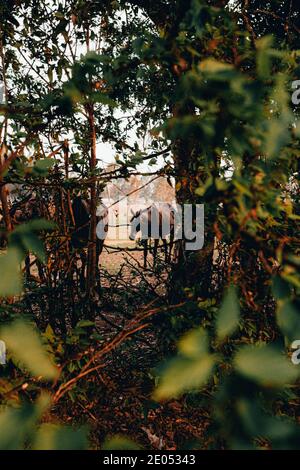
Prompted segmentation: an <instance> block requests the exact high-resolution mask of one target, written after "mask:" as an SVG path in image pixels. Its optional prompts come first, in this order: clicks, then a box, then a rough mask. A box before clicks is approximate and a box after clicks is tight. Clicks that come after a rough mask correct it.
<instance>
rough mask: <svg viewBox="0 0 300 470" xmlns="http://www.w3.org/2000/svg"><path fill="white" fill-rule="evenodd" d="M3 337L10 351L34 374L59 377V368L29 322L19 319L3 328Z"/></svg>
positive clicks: (48, 377) (52, 377) (53, 377)
mask: <svg viewBox="0 0 300 470" xmlns="http://www.w3.org/2000/svg"><path fill="white" fill-rule="evenodd" d="M1 338H2V339H3V341H5V343H6V347H7V350H8V353H9V354H11V355H12V356H13V358H14V359H15V360H16V361H18V362H20V363H21V364H23V365H24V366H25V367H26V369H28V370H29V371H30V372H31V374H32V375H35V376H42V377H43V379H45V380H52V379H55V378H56V377H57V375H58V370H57V368H56V367H55V366H54V365H53V364H52V362H51V361H50V359H49V357H48V355H47V353H46V351H45V350H44V348H43V346H42V343H41V341H40V338H39V336H38V334H37V333H36V332H35V331H34V329H33V328H32V327H31V326H30V325H29V324H27V323H25V322H23V321H21V320H17V321H15V322H14V323H12V324H11V325H9V326H5V327H3V328H2V329H1Z"/></svg>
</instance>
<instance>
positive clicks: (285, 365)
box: [235, 345, 299, 387]
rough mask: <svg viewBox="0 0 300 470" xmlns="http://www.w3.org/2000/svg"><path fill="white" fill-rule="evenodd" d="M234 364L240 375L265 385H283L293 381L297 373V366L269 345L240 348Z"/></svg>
mask: <svg viewBox="0 0 300 470" xmlns="http://www.w3.org/2000/svg"><path fill="white" fill-rule="evenodd" d="M235 366H236V369H237V370H238V372H240V373H241V374H242V375H244V376H245V377H247V378H248V379H251V380H253V381H255V382H257V383H259V384H260V385H263V386H266V387H281V386H285V385H287V384H289V383H293V382H295V380H296V379H297V377H298V375H299V371H298V369H297V367H295V366H294V365H293V364H292V362H291V361H290V360H289V359H288V358H287V357H285V356H284V355H283V354H282V353H281V352H280V351H279V350H278V349H276V348H275V347H274V346H270V345H262V346H245V347H243V348H241V349H240V351H239V352H238V353H237V355H236V357H235Z"/></svg>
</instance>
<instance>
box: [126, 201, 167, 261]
mask: <svg viewBox="0 0 300 470" xmlns="http://www.w3.org/2000/svg"><path fill="white" fill-rule="evenodd" d="M132 213H133V216H132V218H131V219H130V234H129V238H130V240H135V238H136V235H137V234H138V233H139V232H141V234H142V245H143V247H144V267H146V265H147V254H148V250H149V249H150V247H151V239H153V240H154V245H153V264H155V261H156V257H157V250H158V245H159V240H162V241H163V245H164V252H165V261H166V262H170V261H171V257H172V249H173V244H174V230H175V212H174V209H173V207H172V206H171V204H167V203H162V204H153V205H152V206H149V207H147V208H146V209H142V210H139V211H137V212H132ZM168 237H169V250H168V242H167V238H168Z"/></svg>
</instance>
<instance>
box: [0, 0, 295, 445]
mask: <svg viewBox="0 0 300 470" xmlns="http://www.w3.org/2000/svg"><path fill="white" fill-rule="evenodd" d="M294 3H295V2H290V1H282V0H278V1H276V0H274V1H270V2H260V1H254V2H248V1H236V2H227V1H224V0H223V1H213V0H212V1H204V0H203V1H202V0H189V1H187V0H184V1H183V0H176V1H174V0H173V1H168V0H155V1H153V0H152V1H148V0H128V1H125V0H124V1H123V0H120V1H110V0H106V1H101V2H100V1H85V2H83V1H81V0H76V1H75V0H66V1H64V2H60V1H56V0H49V1H46V2H43V3H41V2H38V1H35V0H24V1H21V0H15V1H13V0H11V1H10V2H7V3H5V4H2V5H1V6H0V12H1V26H0V28H1V30H0V34H1V36H0V59H1V74H2V81H3V84H4V103H3V104H1V105H0V111H1V128H0V137H1V160H0V178H1V179H0V184H1V204H2V215H3V227H2V229H1V230H2V232H1V233H2V237H1V238H2V239H3V245H4V248H3V253H2V254H1V256H0V272H1V280H0V295H1V306H0V327H1V330H0V337H1V339H2V340H4V341H5V342H6V345H7V348H8V359H9V361H8V363H7V365H6V366H0V367H1V374H2V376H1V379H0V397H1V408H2V413H1V415H0V448H2V449H7V448H9V449H11V448H23V447H25V448H52V449H53V448H84V447H89V448H91V447H97V448H98V447H100V446H102V447H103V448H104V447H105V446H106V447H108V448H109V447H110V446H111V447H115V448H121V447H124V446H125V447H126V446H129V447H130V446H135V444H133V443H132V442H127V441H126V440H125V439H122V438H120V437H117V438H114V439H113V440H112V441H105V443H104V444H103V442H104V440H105V433H106V430H105V429H104V430H103V427H101V432H100V431H99V432H98V431H97V429H98V428H97V426H98V424H99V423H98V421H101V416H100V417H97V418H95V410H96V409H97V407H99V406H100V402H99V399H98V395H99V390H101V393H102V392H103V394H104V393H105V390H106V389H108V388H109V387H110V386H111V383H110V380H108V379H107V377H106V375H105V373H103V375H101V370H102V369H103V368H104V367H105V365H106V361H107V364H108V372H107V374H108V375H109V374H110V373H112V371H111V369H109V366H110V367H111V361H112V357H113V356H112V354H117V352H115V351H117V350H118V348H119V349H120V356H118V361H119V368H120V370H124V377H125V378H124V380H125V382H126V380H127V378H126V377H127V376H126V373H127V371H126V367H127V362H126V361H127V357H129V356H130V355H131V356H134V355H135V354H140V353H141V351H142V349H139V348H134V347H132V348H131V345H132V343H134V341H139V340H140V339H141V337H140V336H139V335H140V334H142V333H140V331H141V330H143V329H145V328H146V329H145V331H146V332H147V331H148V330H147V328H149V324H150V325H151V327H153V328H154V330H153V331H154V335H155V336H156V338H158V340H157V341H158V343H159V344H160V347H159V352H158V353H157V355H156V356H155V357H151V361H149V362H148V357H147V358H144V359H145V361H144V363H143V364H142V366H137V365H136V363H135V361H134V358H133V359H132V360H131V362H130V367H132V371H133V372H132V374H133V377H134V380H135V381H136V382H137V383H140V381H141V382H142V383H143V387H144V388H143V394H146V396H147V400H146V402H145V403H146V404H145V403H144V405H143V413H144V415H145V416H146V418H145V419H146V422H147V413H148V412H149V410H152V411H153V410H154V411H153V413H155V412H156V411H155V410H157V409H159V407H160V406H161V407H163V406H164V403H168V402H170V401H172V400H178V401H180V400H184V404H185V406H186V407H187V408H188V409H189V410H190V414H191V419H192V415H193V414H195V413H196V414H197V413H198V412H199V410H200V416H201V415H204V416H205V422H206V424H207V425H206V426H205V429H204V430H203V432H202V433H201V438H199V439H198V440H197V442H189V440H188V438H187V439H186V441H187V442H185V443H184V444H182V445H185V446H190V447H196V448H217V449H227V448H234V449H240V448H243V449H244V448H250V449H253V448H272V449H288V448H293V449H295V448H299V442H300V430H299V422H298V421H299V418H298V417H297V406H298V405H299V382H297V381H298V378H299V371H300V369H299V367H300V366H297V365H294V364H293V363H292V361H291V354H292V349H291V346H292V343H293V341H295V340H300V319H299V305H300V301H299V291H300V276H299V265H300V257H299V220H300V215H299V203H300V201H299V154H298V148H299V136H300V128H299V122H298V113H299V111H298V107H297V105H296V104H293V102H292V94H293V92H294V90H293V87H292V83H293V81H295V80H297V79H300V77H299V72H300V68H299V50H298V48H299V45H298V37H299V28H300V25H299V14H298V13H299V7H298V6H296V5H294ZM249 4H251V7H250V5H249ZM124 116H126V119H124ZM133 129H134V133H135V137H134V138H132V133H133ZM145 135H146V136H148V141H147V142H148V143H147V146H146V148H143V147H142V145H141V139H142V138H143V137H144V136H145ZM149 136H150V137H149ZM97 142H109V143H110V144H111V145H112V146H113V147H114V149H115V152H116V167H114V168H113V169H112V170H111V171H107V170H105V169H103V168H102V167H101V165H99V155H97ZM158 158H163V159H164V164H163V165H162V169H161V170H159V171H160V174H161V175H164V176H165V177H166V178H167V179H168V180H170V179H171V180H172V179H174V180H175V183H176V199H177V201H178V202H179V203H181V204H184V203H190V204H193V205H195V204H203V203H204V204H205V244H204V248H203V249H202V250H200V251H197V252H188V251H185V244H184V241H183V242H182V243H181V246H180V249H179V258H178V260H177V261H176V263H175V262H174V263H172V264H171V265H170V266H163V265H159V266H157V267H156V269H155V270H154V272H153V273H152V275H153V278H155V277H156V278H157V279H158V284H161V283H164V284H165V287H166V289H165V291H164V293H163V295H157V292H156V290H155V289H154V288H153V284H152V286H151V284H150V285H149V283H148V282H147V280H146V279H145V278H144V277H143V278H142V281H141V282H140V285H139V289H138V292H137V291H136V290H135V288H134V286H132V285H131V283H130V282H128V285H127V286H126V280H125V281H124V280H122V282H121V281H120V280H119V278H116V279H117V280H116V282H115V283H113V282H111V283H110V287H109V288H108V289H107V290H106V289H103V288H101V287H100V286H99V279H98V276H97V269H96V262H97V261H96V243H95V240H96V232H95V227H96V226H95V221H96V205H97V204H96V200H97V198H98V196H99V194H100V192H101V191H102V190H103V189H104V188H105V186H106V185H107V184H108V182H109V181H111V180H112V179H114V178H122V179H124V178H125V179H126V178H127V179H128V178H129V177H130V176H131V175H134V174H136V173H137V172H138V168H139V164H140V163H142V162H143V161H150V163H152V164H153V165H154V164H155V163H156V161H157V159H158ZM8 184H15V185H16V184H21V185H22V192H23V193H22V194H21V195H19V198H20V199H22V198H24V196H25V197H26V195H27V194H29V193H32V192H33V191H34V193H35V198H36V200H37V201H38V205H39V208H40V209H39V211H38V214H37V216H38V217H32V218H31V220H29V221H28V220H27V221H26V222H25V223H23V224H21V225H18V226H17V227H14V221H13V220H12V217H11V213H10V211H9V203H8V200H7V193H6V188H7V185H8ZM79 190H80V191H81V192H82V193H83V194H86V195H88V197H89V198H90V199H91V201H92V204H91V232H90V239H91V240H90V241H91V243H90V244H89V246H88V253H87V259H86V261H85V262H86V268H87V270H86V272H87V275H86V278H84V279H82V276H80V274H79V273H78V269H77V264H76V262H75V263H74V253H73V251H72V249H71V248H70V246H69V244H68V240H69V238H70V232H71V229H72V213H71V211H70V200H71V199H72V198H73V197H74V195H76V194H77V193H78V191H79ZM50 206H51V207H54V208H55V211H54V215H53V216H52V217H49V214H47V210H48V209H49V207H50ZM28 252H30V253H32V257H33V259H34V261H32V264H35V265H36V267H37V269H38V272H39V276H38V279H32V278H31V277H28V276H25V277H24V279H23V276H22V273H21V271H25V268H24V269H23V264H22V263H23V260H24V259H25V257H26V255H27V253H28ZM32 257H31V258H30V259H32ZM120 276H121V275H120ZM121 277H122V276H121ZM153 282H154V281H153ZM122 283H123V284H122ZM124 283H125V287H124ZM116 286H118V288H116ZM120 286H123V288H122V287H120ZM110 312H115V315H116V316H117V315H120V314H121V313H120V312H123V313H124V312H125V313H126V315H125V319H126V321H125V322H124V324H123V325H121V326H120V324H118V326H117V328H116V330H114V331H116V333H115V334H114V336H113V337H110V336H107V335H106V334H103V332H102V331H99V328H98V327H97V322H96V319H97V318H99V316H100V317H101V318H104V319H105V318H106V320H104V321H107V322H108V323H109V322H111V316H110ZM113 326H114V325H113ZM151 331H152V330H151ZM149 335H150V336H151V334H149ZM128 338H130V341H129V342H128V343H127V342H126V341H127V339H128ZM136 338H137V339H136ZM148 339H149V338H148ZM148 339H147V334H146V335H145V337H144V336H142V340H143V341H144V340H145V341H146V342H147V341H148ZM175 344H177V353H176V348H175V346H174V345H175ZM152 347H153V350H154V351H155V349H156V346H155V343H153V344H152ZM122 355H123V359H122ZM139 361H140V362H141V361H143V356H142V357H139ZM139 361H138V360H137V361H136V362H139ZM158 366H159V367H158ZM104 370H105V369H104ZM125 371H126V373H125ZM112 375H113V373H112ZM105 377H106V378H105ZM128 380H129V379H128ZM102 405H103V403H102V404H101V406H102ZM107 406H108V407H110V406H111V413H112V414H113V413H114V410H113V406H112V404H110V403H108V404H107ZM145 408H146V410H145ZM81 409H85V410H87V413H86V414H84V415H82V410H81ZM70 410H72V412H71V411H70ZM195 410H196V411H195ZM197 416H198V415H197ZM207 417H209V419H207ZM197 419H198V418H197ZM70 420H72V422H71V426H66V424H70ZM95 422H96V424H95ZM86 426H87V427H86ZM88 426H90V427H89V428H88ZM2 429H5V433H2V432H1V430H2ZM16 429H18V432H16ZM87 429H89V431H88V430H87ZM108 433H109V434H112V433H111V430H109V432H108V430H107V434H108ZM116 434H117V433H116ZM87 436H89V439H87ZM96 436H97V437H96ZM131 437H132V439H133V440H135V435H134V432H133V433H132V434H131ZM136 440H137V441H139V435H137V438H136ZM150 443H151V445H154V444H153V439H152V441H151V439H150ZM137 444H138V445H142V446H143V445H144V442H138V443H137ZM175 445H178V446H179V445H180V444H179V443H178V442H175ZM154 446H155V445H154Z"/></svg>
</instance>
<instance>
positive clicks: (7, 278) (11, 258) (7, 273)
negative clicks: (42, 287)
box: [0, 247, 22, 297]
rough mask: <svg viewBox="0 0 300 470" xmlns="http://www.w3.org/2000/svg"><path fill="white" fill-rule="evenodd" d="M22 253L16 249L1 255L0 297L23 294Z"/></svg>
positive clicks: (12, 248)
mask: <svg viewBox="0 0 300 470" xmlns="http://www.w3.org/2000/svg"><path fill="white" fill-rule="evenodd" d="M21 258H22V257H21V253H20V250H18V249H17V248H14V247H10V248H8V250H7V252H6V253H5V254H1V255H0V273H1V280H0V297H10V296H13V295H18V294H20V293H21V292H22V277H21V268H20V263H21Z"/></svg>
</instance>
